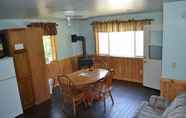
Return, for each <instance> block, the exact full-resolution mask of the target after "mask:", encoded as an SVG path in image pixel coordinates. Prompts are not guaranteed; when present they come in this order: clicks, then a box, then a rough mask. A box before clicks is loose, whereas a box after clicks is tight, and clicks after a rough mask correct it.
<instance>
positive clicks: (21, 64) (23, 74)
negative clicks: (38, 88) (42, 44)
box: [14, 53, 34, 109]
mask: <svg viewBox="0 0 186 118" xmlns="http://www.w3.org/2000/svg"><path fill="white" fill-rule="evenodd" d="M14 60H15V68H16V73H17V80H18V86H19V92H20V96H21V102H22V105H23V108H24V109H27V108H30V107H32V106H33V105H34V95H33V90H32V76H31V72H30V68H29V63H28V60H27V56H26V53H20V54H15V55H14Z"/></svg>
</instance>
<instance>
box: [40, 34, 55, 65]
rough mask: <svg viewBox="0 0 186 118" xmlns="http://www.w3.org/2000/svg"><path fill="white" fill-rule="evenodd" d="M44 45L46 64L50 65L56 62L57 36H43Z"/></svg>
mask: <svg viewBox="0 0 186 118" xmlns="http://www.w3.org/2000/svg"><path fill="white" fill-rule="evenodd" d="M43 45H44V53H45V62H46V63H47V64H49V63H50V62H51V61H54V60H56V44H55V36H43Z"/></svg>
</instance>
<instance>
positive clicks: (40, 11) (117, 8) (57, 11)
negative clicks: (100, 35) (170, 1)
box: [0, 0, 163, 19]
mask: <svg viewBox="0 0 186 118" xmlns="http://www.w3.org/2000/svg"><path fill="white" fill-rule="evenodd" d="M162 4H163V0H0V18H1V19H7V18H59V19H63V18H65V17H66V16H70V17H73V18H77V19H83V18H89V17H94V16H102V15H111V14H119V13H131V12H148V11H157V10H162V8H163V5H162Z"/></svg>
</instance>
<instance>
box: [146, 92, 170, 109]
mask: <svg viewBox="0 0 186 118" xmlns="http://www.w3.org/2000/svg"><path fill="white" fill-rule="evenodd" d="M149 105H150V106H152V107H153V108H155V109H159V110H163V111H164V110H165V109H166V108H167V106H168V105H169V101H168V100H166V99H165V98H164V97H162V96H156V95H152V96H151V97H150V99H149Z"/></svg>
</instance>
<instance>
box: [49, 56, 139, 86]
mask: <svg viewBox="0 0 186 118" xmlns="http://www.w3.org/2000/svg"><path fill="white" fill-rule="evenodd" d="M78 57H79V56H73V57H69V58H65V59H62V60H60V61H58V64H59V66H58V67H59V69H57V70H60V73H61V74H69V73H72V72H74V71H77V70H78ZM91 57H93V60H94V65H95V67H97V68H99V67H105V65H108V66H109V67H111V68H113V69H114V70H115V72H116V73H115V76H114V78H115V79H119V80H127V81H131V82H137V83H142V82H143V59H133V58H118V57H107V56H91ZM47 68H48V70H56V66H54V65H53V64H51V65H50V64H49V65H47ZM52 68H53V69H52ZM48 73H54V72H48Z"/></svg>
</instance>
